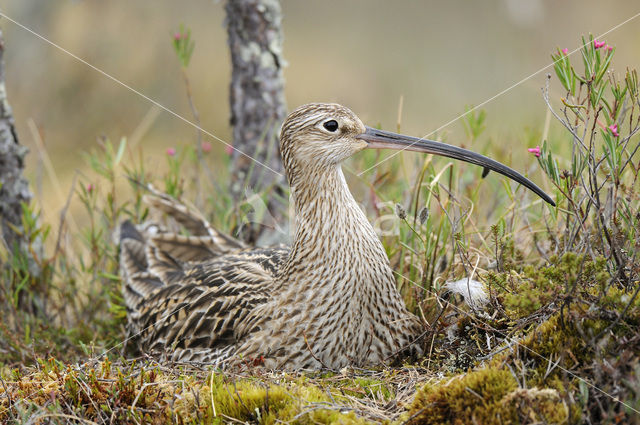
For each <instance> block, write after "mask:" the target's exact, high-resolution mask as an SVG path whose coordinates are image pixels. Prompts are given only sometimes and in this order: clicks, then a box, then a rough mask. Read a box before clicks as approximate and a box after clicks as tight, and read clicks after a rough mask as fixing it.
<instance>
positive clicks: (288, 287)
mask: <svg viewBox="0 0 640 425" xmlns="http://www.w3.org/2000/svg"><path fill="white" fill-rule="evenodd" d="M368 148H373V149H384V148H390V149H405V150H412V151H417V152H425V153H430V154H435V155H442V156H446V157H449V158H454V159H458V160H462V161H466V162H470V163H473V164H476V165H479V166H481V167H484V168H485V169H490V170H493V171H496V172H498V173H500V174H503V175H505V176H507V177H509V178H511V179H513V180H515V181H517V182H518V183H520V184H522V185H524V186H526V187H527V188H529V189H530V190H532V191H533V192H535V193H536V194H538V195H539V196H540V197H542V198H543V199H544V200H545V201H547V202H548V203H550V204H553V201H552V200H551V199H550V198H549V197H548V196H547V195H546V194H545V193H544V192H543V191H542V190H541V189H540V188H538V187H537V186H536V185H535V184H534V183H532V182H531V181H529V180H528V179H526V178H525V177H523V176H522V175H520V174H519V173H517V172H516V171H514V170H512V169H510V168H508V167H506V166H505V165H503V164H501V163H499V162H496V161H494V160H492V159H489V158H486V157H484V156H482V155H479V154H476V153H473V152H470V151H468V150H465V149H462V148H459V147H456V146H451V145H447V144H444V143H440V142H436V141H431V140H424V139H418V138H413V137H408V136H404V135H400V134H395V133H390V132H386V131H382V130H376V129H373V128H371V127H366V126H365V125H364V124H363V123H362V122H361V121H360V119H359V118H358V117H357V116H356V115H355V114H354V113H353V112H351V111H350V110H349V109H347V108H346V107H344V106H340V105H337V104H308V105H304V106H301V107H299V108H298V109H296V110H295V111H293V112H292V113H291V114H290V115H289V116H288V117H287V119H286V120H285V122H284V124H283V125H282V130H281V135H280V152H281V154H282V161H283V164H284V169H285V171H286V175H287V179H288V182H289V185H290V188H291V197H292V202H293V204H294V211H295V233H294V237H293V244H292V246H291V247H290V248H288V247H273V248H255V247H247V246H245V245H244V244H243V243H242V242H240V241H238V240H236V239H234V238H232V237H230V236H227V235H224V234H222V233H221V232H218V231H217V230H216V229H214V228H213V227H211V226H210V225H209V223H208V222H207V221H206V220H205V219H204V218H203V217H202V216H201V215H200V214H199V213H198V212H197V211H195V210H193V209H191V208H188V207H186V206H185V205H182V204H180V203H178V202H177V201H175V200H174V199H172V198H169V197H168V196H166V195H163V194H160V193H157V192H156V193H155V194H151V195H146V196H145V200H146V202H148V203H149V204H150V206H151V207H152V208H154V209H157V210H160V211H162V212H164V213H166V214H167V215H169V216H171V217H173V218H174V219H175V220H176V221H177V222H178V223H180V224H181V225H182V226H183V227H184V228H185V229H186V230H187V232H188V236H185V235H184V232H183V233H182V234H176V233H171V232H169V231H167V230H165V229H163V228H161V227H160V226H158V225H146V226H134V225H133V224H132V223H130V222H125V223H123V224H122V226H121V231H120V250H121V251H120V255H121V258H120V261H121V273H122V277H123V281H124V298H125V302H126V305H127V310H128V321H129V325H128V327H129V332H130V333H131V334H132V335H135V336H136V339H135V341H136V345H137V347H138V349H139V350H140V351H142V352H146V353H149V354H152V355H156V356H158V355H166V356H168V358H170V359H172V360H174V361H183V362H205V363H209V364H213V365H216V366H220V367H223V366H229V365H241V364H243V363H246V362H251V363H260V364H262V365H264V367H266V368H269V369H278V368H283V369H302V368H311V369H318V368H323V367H328V368H332V369H340V368H342V367H345V366H372V365H377V364H380V363H382V362H385V361H386V360H389V359H391V358H393V357H394V356H396V355H399V354H400V353H414V354H419V353H421V347H422V344H421V343H420V341H419V337H420V335H422V334H423V333H424V331H425V326H424V325H423V324H422V322H421V321H420V320H419V319H418V318H417V317H416V316H414V315H413V314H411V313H410V312H409V311H408V310H407V308H406V306H405V305H404V302H403V300H402V298H401V295H400V293H399V292H398V290H397V288H396V281H395V279H394V275H393V271H392V269H391V267H390V264H389V259H388V258H387V255H386V253H385V250H384V248H383V246H382V243H381V242H380V240H379V239H378V237H377V235H376V233H375V232H374V229H373V227H372V226H371V224H370V223H369V221H368V219H367V217H366V216H365V214H364V213H363V212H362V210H361V209H360V207H359V206H358V204H357V203H356V201H355V200H354V198H353V196H352V195H351V192H350V191H349V188H348V186H347V183H346V181H345V178H344V175H343V173H342V169H341V163H342V161H344V160H345V159H347V158H349V157H350V156H352V155H354V154H356V153H357V152H360V151H362V150H363V149H368Z"/></svg>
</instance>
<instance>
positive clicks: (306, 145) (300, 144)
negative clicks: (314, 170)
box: [280, 103, 368, 170]
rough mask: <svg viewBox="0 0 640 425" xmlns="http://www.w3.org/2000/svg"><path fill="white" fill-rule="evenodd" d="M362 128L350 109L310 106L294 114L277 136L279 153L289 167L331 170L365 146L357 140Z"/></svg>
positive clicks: (326, 104) (327, 105)
mask: <svg viewBox="0 0 640 425" xmlns="http://www.w3.org/2000/svg"><path fill="white" fill-rule="evenodd" d="M366 130H367V129H366V127H365V125H364V124H363V123H362V121H360V118H358V117H357V116H356V114H354V113H353V112H351V110H350V109H348V108H346V107H344V106H342V105H338V104H335V103H310V104H307V105H303V106H300V107H299V108H297V109H296V110H295V111H293V112H292V113H291V114H289V116H288V117H287V119H286V120H285V122H284V124H282V131H281V133H280V152H281V153H282V158H283V160H284V163H285V167H286V168H287V170H289V169H290V167H294V166H295V167H330V166H332V165H337V164H340V163H341V162H342V161H344V160H345V159H347V158H349V157H350V156H352V155H353V154H355V153H357V152H360V151H361V150H363V149H365V148H366V147H367V146H368V143H367V142H365V141H364V140H360V139H358V138H357V136H358V135H360V134H363V133H364V132H365V131H366Z"/></svg>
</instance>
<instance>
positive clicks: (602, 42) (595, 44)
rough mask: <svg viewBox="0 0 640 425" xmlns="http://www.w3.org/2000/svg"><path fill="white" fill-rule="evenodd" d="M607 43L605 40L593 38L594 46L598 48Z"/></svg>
mask: <svg viewBox="0 0 640 425" xmlns="http://www.w3.org/2000/svg"><path fill="white" fill-rule="evenodd" d="M605 44H607V43H605V42H604V41H598V40H593V47H594V48H596V49H599V48H601V47H604V46H605Z"/></svg>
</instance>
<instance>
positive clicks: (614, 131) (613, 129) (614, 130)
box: [608, 124, 620, 137]
mask: <svg viewBox="0 0 640 425" xmlns="http://www.w3.org/2000/svg"><path fill="white" fill-rule="evenodd" d="M608 128H609V131H611V134H613V137H618V136H620V133H618V124H611V125H610V126H609V127H608Z"/></svg>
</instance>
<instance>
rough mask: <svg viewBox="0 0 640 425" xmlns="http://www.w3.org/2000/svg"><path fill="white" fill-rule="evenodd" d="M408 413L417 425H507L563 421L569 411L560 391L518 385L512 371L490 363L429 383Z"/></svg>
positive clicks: (420, 392) (418, 394) (411, 420)
mask: <svg viewBox="0 0 640 425" xmlns="http://www.w3.org/2000/svg"><path fill="white" fill-rule="evenodd" d="M407 416H408V418H407V419H408V420H409V422H410V423H414V424H417V423H423V424H468V423H481V424H504V423H532V422H545V423H563V422H565V421H566V419H567V416H568V414H567V407H566V406H565V405H564V403H563V402H562V400H561V399H560V397H559V395H558V393H557V391H554V390H551V389H543V390H539V389H536V388H532V389H521V388H518V384H517V382H516V381H515V379H514V378H513V375H512V374H511V372H510V371H509V370H507V369H504V368H501V367H499V366H487V367H484V368H482V369H478V370H476V371H473V372H470V373H467V374H465V375H459V376H457V377H454V378H451V379H449V378H447V379H444V380H442V381H439V382H436V383H431V384H427V385H425V386H424V387H423V388H422V389H420V390H418V392H417V393H416V397H415V400H414V402H413V403H412V405H411V407H410V409H409V412H408V415H407Z"/></svg>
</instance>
